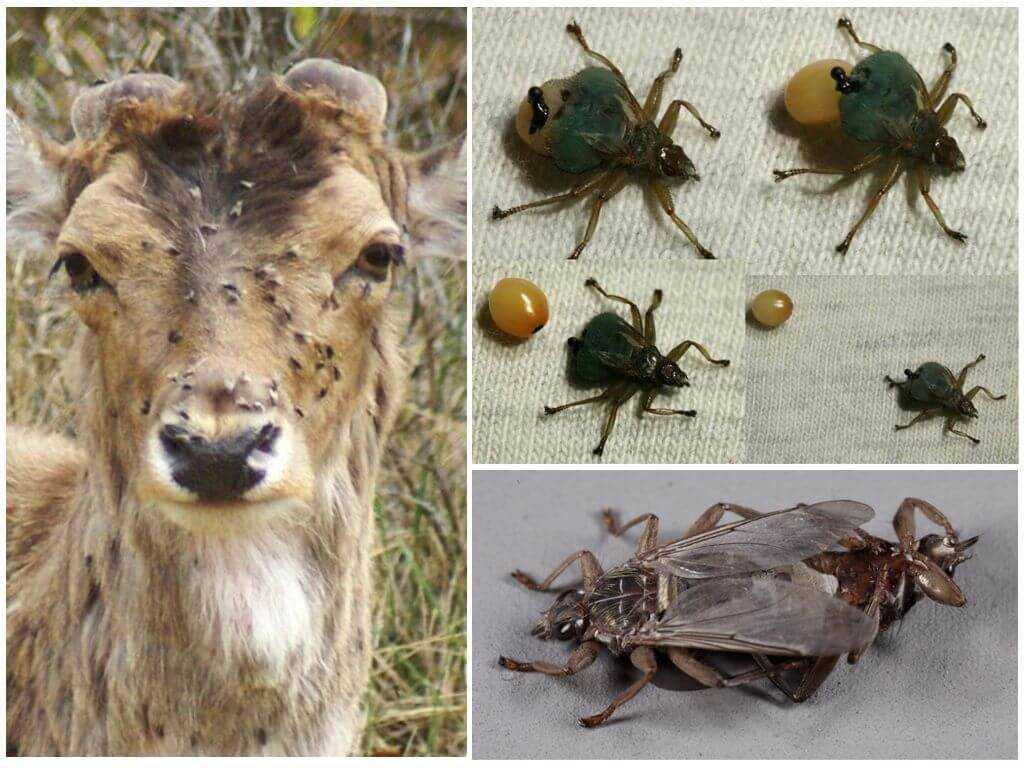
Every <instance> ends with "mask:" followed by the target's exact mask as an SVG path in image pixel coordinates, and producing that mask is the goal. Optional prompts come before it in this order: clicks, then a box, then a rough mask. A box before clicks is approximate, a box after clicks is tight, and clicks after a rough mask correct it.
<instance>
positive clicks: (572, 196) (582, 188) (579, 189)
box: [491, 171, 611, 221]
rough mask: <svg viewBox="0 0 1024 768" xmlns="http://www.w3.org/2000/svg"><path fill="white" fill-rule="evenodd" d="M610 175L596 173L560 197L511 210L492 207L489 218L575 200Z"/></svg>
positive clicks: (507, 215)
mask: <svg viewBox="0 0 1024 768" xmlns="http://www.w3.org/2000/svg"><path fill="white" fill-rule="evenodd" d="M610 174H611V171H603V172H601V173H598V174H597V175H596V176H592V177H591V178H589V179H587V180H586V181H583V182H581V183H579V184H577V185H576V186H575V187H573V188H572V189H570V190H569V191H568V192H563V193H562V194H560V195H553V196H552V197H545V198H543V199H541V200H534V201H532V202H529V203H523V204H522V205H516V206H513V207H512V208H504V209H503V208H499V207H498V206H494V208H493V209H492V210H491V218H492V219H494V220H495V221H497V220H499V219H507V218H508V217H509V216H512V215H513V214H516V213H522V212H523V211H528V210H530V209H531V208H540V207H541V206H543V205H554V204H555V203H562V202H565V201H566V200H576V199H578V198H580V197H583V196H584V195H586V194H587V193H588V192H591V191H593V190H594V189H596V188H598V187H599V186H600V185H601V184H602V183H603V182H604V181H605V180H606V179H607V178H608V176H609V175H610Z"/></svg>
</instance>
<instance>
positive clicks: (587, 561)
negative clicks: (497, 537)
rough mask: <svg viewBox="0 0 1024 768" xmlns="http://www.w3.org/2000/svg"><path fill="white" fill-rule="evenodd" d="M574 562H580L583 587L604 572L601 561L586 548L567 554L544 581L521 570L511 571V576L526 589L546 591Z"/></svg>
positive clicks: (589, 585)
mask: <svg viewBox="0 0 1024 768" xmlns="http://www.w3.org/2000/svg"><path fill="white" fill-rule="evenodd" d="M576 562H578V563H579V564H580V573H581V574H583V587H584V588H585V589H590V588H591V587H592V586H593V585H594V582H595V581H597V580H598V578H600V576H601V574H602V573H604V570H603V569H602V568H601V563H600V562H598V559H597V557H596V556H595V555H594V553H593V552H591V551H590V550H587V549H581V550H580V551H579V552H574V553H573V554H571V555H569V556H568V557H567V558H565V560H563V561H562V562H561V563H559V564H558V567H557V568H555V570H553V571H552V572H551V574H550V575H549V576H548V577H547V578H546V579H544V581H541V582H537V581H534V580H533V577H531V576H530V575H529V574H526V573H523V572H522V571H512V578H514V579H515V580H516V581H518V582H519V583H520V584H522V585H523V586H524V587H526V588H527V589H532V590H534V591H535V592H546V591H547V590H548V589H550V588H551V585H552V584H553V583H554V581H555V579H557V578H558V577H559V576H561V575H562V574H563V573H564V572H565V570H566V569H567V568H569V567H570V566H571V565H572V564H573V563H576Z"/></svg>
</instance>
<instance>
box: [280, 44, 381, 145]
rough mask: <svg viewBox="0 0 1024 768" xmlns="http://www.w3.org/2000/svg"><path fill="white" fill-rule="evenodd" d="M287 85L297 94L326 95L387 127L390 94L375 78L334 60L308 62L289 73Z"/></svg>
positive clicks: (361, 115) (286, 77)
mask: <svg viewBox="0 0 1024 768" xmlns="http://www.w3.org/2000/svg"><path fill="white" fill-rule="evenodd" d="M284 84H285V85H287V86H288V87H289V88H291V89H292V90H293V91H305V90H316V91H321V92H324V93H326V94H327V95H328V98H330V99H331V100H333V101H337V102H338V104H340V105H341V106H343V107H345V109H346V110H348V111H350V112H353V113H355V114H357V115H359V116H360V117H362V118H364V119H366V120H368V121H369V122H370V123H371V124H372V125H374V126H377V127H380V128H383V127H384V119H385V117H386V116H387V113H388V94H387V91H385V90H384V86H383V85H382V84H381V82H380V80H378V79H377V78H376V77H374V76H373V75H368V74H367V73H366V72H361V71H359V70H358V69H353V68H352V67H347V66H345V65H344V64H339V63H338V62H336V61H331V60H330V59H305V60H303V61H300V62H299V63H298V64H296V65H295V66H294V67H292V68H291V69H289V70H288V73H287V74H286V75H285V77H284Z"/></svg>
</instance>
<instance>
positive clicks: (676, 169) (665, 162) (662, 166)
mask: <svg viewBox="0 0 1024 768" xmlns="http://www.w3.org/2000/svg"><path fill="white" fill-rule="evenodd" d="M658 170H659V171H660V172H661V174H662V175H663V176H668V177H669V178H680V179H693V180H694V181H700V176H699V175H698V174H697V169H696V168H694V167H693V162H692V161H691V160H690V158H689V157H687V156H686V153H685V152H684V151H683V148H682V147H680V146H679V145H678V144H673V143H671V142H669V143H668V144H665V145H663V146H662V147H661V149H659V150H658Z"/></svg>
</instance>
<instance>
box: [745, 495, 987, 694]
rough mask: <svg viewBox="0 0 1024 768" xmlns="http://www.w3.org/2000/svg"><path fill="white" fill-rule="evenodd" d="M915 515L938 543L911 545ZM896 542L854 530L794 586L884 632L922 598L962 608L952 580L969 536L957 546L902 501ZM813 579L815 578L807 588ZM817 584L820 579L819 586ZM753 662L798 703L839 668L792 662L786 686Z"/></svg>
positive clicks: (926, 511) (914, 504) (938, 520)
mask: <svg viewBox="0 0 1024 768" xmlns="http://www.w3.org/2000/svg"><path fill="white" fill-rule="evenodd" d="M917 512H920V513H922V514H923V515H924V516H925V517H926V518H928V519H929V520H931V521H932V522H933V523H935V524H936V525H938V526H940V527H941V528H942V529H943V531H944V535H938V534H928V535H926V536H922V537H921V538H920V539H918V538H916V536H917V534H916V525H915V514H916V513H917ZM893 528H894V529H895V530H896V535H897V538H898V539H899V541H898V542H891V541H887V540H886V539H882V538H879V537H877V536H873V535H871V534H870V533H867V532H866V531H862V530H860V529H858V530H856V531H854V532H853V533H852V534H851V535H849V536H846V537H844V538H843V539H841V540H840V544H841V545H842V546H843V547H845V548H846V550H847V551H845V552H822V553H821V554H818V555H814V556H813V557H810V558H808V559H807V560H805V561H804V564H799V565H795V566H793V571H794V576H796V573H795V571H797V570H798V569H804V571H805V573H804V575H803V576H801V580H803V581H805V582H808V583H810V582H815V581H816V583H817V584H818V586H819V588H821V589H824V590H826V591H827V592H828V593H829V594H834V595H835V596H837V597H839V598H840V599H842V600H844V601H845V602H847V603H848V604H850V605H851V606H853V607H855V608H857V609H859V610H862V611H864V612H865V614H867V616H868V617H869V618H870V619H872V620H873V621H876V622H877V623H878V631H879V632H884V631H886V630H887V629H888V628H889V627H890V626H892V624H894V623H895V622H897V621H901V620H902V619H903V617H904V616H906V615H907V614H908V613H909V612H910V609H911V608H913V607H914V606H915V605H916V604H917V603H918V602H919V601H920V600H921V599H922V598H925V597H927V598H929V599H930V600H933V601H935V602H937V603H940V604H942V605H952V606H956V607H958V608H959V607H962V606H963V605H964V604H965V603H966V599H965V598H964V594H963V592H962V591H961V590H960V587H959V586H957V584H956V582H955V581H954V580H953V575H954V573H955V572H956V568H957V566H958V565H960V564H961V563H963V562H964V561H966V560H969V559H970V558H971V554H969V553H968V552H967V550H968V549H970V548H971V547H972V546H974V544H975V543H976V542H977V541H978V537H977V536H974V537H972V538H970V539H961V538H960V536H959V534H958V533H957V532H956V529H954V528H953V526H952V524H951V523H950V522H949V519H948V518H947V517H946V516H945V515H944V514H943V513H942V512H940V511H939V510H938V509H937V508H936V507H935V506H934V505H932V504H929V503H928V502H927V501H924V500H923V499H915V498H907V499H904V500H903V503H902V504H900V506H899V509H898V510H897V511H896V516H895V517H894V518H893ZM814 576H818V578H817V579H816V580H815V579H814ZM822 576H824V577H825V578H824V579H823V578H821V577H822ZM865 650H866V647H865V648H860V649H855V650H853V651H851V652H850V653H849V656H848V661H849V663H850V664H855V663H856V662H857V661H858V660H859V659H860V657H861V655H862V654H863V652H864V651H865ZM754 659H755V660H756V661H757V663H758V665H759V666H760V667H761V668H762V670H763V671H764V672H765V674H766V676H767V677H768V679H769V680H771V681H772V682H773V683H774V684H775V685H776V687H777V688H779V690H781V691H782V692H783V693H784V694H786V696H788V697H789V698H790V699H792V700H793V701H794V702H802V701H804V700H806V699H807V698H808V697H810V696H811V695H812V694H813V693H814V692H815V691H817V690H818V688H819V687H820V686H821V684H822V683H823V682H825V679H826V678H827V677H828V676H829V674H830V673H831V672H832V670H833V669H834V668H835V665H836V663H837V662H838V661H839V656H822V657H819V658H817V659H804V660H802V661H801V662H800V664H801V667H800V668H799V674H800V677H799V681H798V682H797V683H796V684H791V683H790V681H789V680H788V679H787V677H786V675H784V674H782V673H781V672H780V671H779V669H778V668H779V664H778V661H777V660H774V661H773V660H770V659H769V658H768V657H767V656H765V655H760V654H755V655H754Z"/></svg>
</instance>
